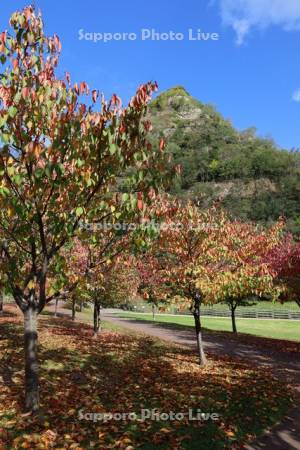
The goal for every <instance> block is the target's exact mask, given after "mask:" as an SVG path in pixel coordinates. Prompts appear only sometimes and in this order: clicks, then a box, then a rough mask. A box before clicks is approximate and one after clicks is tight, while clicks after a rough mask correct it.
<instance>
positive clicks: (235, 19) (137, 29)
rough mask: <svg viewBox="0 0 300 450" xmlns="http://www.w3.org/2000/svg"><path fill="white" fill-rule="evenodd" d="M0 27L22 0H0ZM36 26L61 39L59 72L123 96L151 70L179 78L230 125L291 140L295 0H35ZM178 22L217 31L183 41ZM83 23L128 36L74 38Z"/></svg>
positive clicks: (296, 70)
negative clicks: (131, 36)
mask: <svg viewBox="0 0 300 450" xmlns="http://www.w3.org/2000/svg"><path fill="white" fill-rule="evenodd" d="M1 3H2V4H1V17H0V21H1V24H0V25H1V30H3V29H6V28H8V18H9V16H10V14H11V13H12V12H13V11H14V10H16V9H20V8H23V7H24V6H26V5H27V4H28V3H27V2H26V1H21V0H9V1H6V2H1ZM36 5H37V6H38V7H40V8H41V10H42V13H43V17H44V21H45V26H46V31H47V33H49V34H53V33H54V32H55V33H57V34H58V35H59V37H60V39H61V41H62V45H63V50H62V55H61V62H60V69H59V72H61V74H63V73H64V71H66V70H68V71H69V72H70V73H71V79H72V81H74V82H75V81H81V80H85V81H87V82H88V83H89V85H90V86H91V87H92V88H96V89H99V90H101V91H103V92H104V93H105V94H106V95H107V96H108V95H110V94H111V93H113V92H116V93H117V94H119V95H120V96H121V97H122V98H123V99H124V100H127V99H128V98H129V96H130V95H132V94H133V93H134V91H135V88H136V87H137V86H138V85H139V84H140V83H142V82H145V81H147V80H150V79H152V80H156V81H158V83H159V88H160V91H163V90H165V89H168V88H170V87H172V86H176V85H183V86H184V87H185V88H186V89H187V90H188V91H189V92H190V93H191V94H192V95H193V96H194V97H196V98H198V99H199V100H201V101H203V102H208V103H212V104H213V105H215V106H216V108H217V109H218V110H219V111H220V112H221V113H222V114H223V115H224V116H225V117H226V118H228V119H230V120H232V122H233V124H234V125H235V126H236V127H238V128H240V129H243V128H247V127H250V126H256V127H257V129H258V133H259V134H260V135H262V136H268V137H273V138H274V140H275V141H276V142H277V143H278V144H279V145H280V146H282V147H285V148H292V147H300V127H299V118H300V64H299V47H300V1H299V0H185V1H182V0H152V1H151V2H147V3H146V2H143V1H141V0H127V1H126V2H125V1H124V0H123V1H121V0H114V1H113V2H104V1H102V0H85V1H84V2H79V1H76V0H61V1H59V2H58V1H53V0H37V1H36ZM152 28H153V29H155V30H156V31H157V32H167V33H168V32H169V31H174V32H182V33H183V34H184V37H185V38H184V40H182V41H177V40H175V41H170V40H168V41H161V40H160V41H153V40H146V41H142V40H141V36H140V35H141V29H152ZM188 29H193V31H194V33H195V32H196V30H197V29H201V31H203V32H207V33H218V34H219V36H220V37H219V40H215V41H214V40H209V41H204V42H203V41H190V40H189V39H188V38H187V34H188ZM79 30H83V33H103V32H107V33H117V32H122V33H136V35H137V39H136V40H134V41H129V40H124V41H110V42H107V43H106V44H105V43H104V42H103V41H99V42H97V43H94V42H91V41H90V40H85V39H82V40H79Z"/></svg>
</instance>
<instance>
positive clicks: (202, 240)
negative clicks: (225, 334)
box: [157, 202, 225, 365]
mask: <svg viewBox="0 0 300 450" xmlns="http://www.w3.org/2000/svg"><path fill="white" fill-rule="evenodd" d="M168 209H169V212H170V213H169V214H168V215H167V216H166V220H165V223H164V225H163V226H162V227H161V229H160V235H159V240H158V243H157V252H158V254H159V255H160V259H161V261H162V264H164V267H165V269H164V277H165V284H166V286H167V287H168V288H169V291H170V295H173V299H174V302H175V303H176V304H177V305H179V307H180V308H186V307H187V306H188V307H189V308H190V311H191V313H192V314H193V317H194V321H195V331H196V339H197V348H198V354H199V362H200V365H205V364H206V362H207V360H206V356H205V353H204V350H203V340H202V325H201V305H202V304H203V302H204V301H205V297H204V296H203V293H202V290H201V283H199V279H201V278H202V277H203V276H205V274H206V272H207V270H209V268H210V267H211V265H212V262H213V259H212V256H211V251H212V249H213V248H215V247H216V246H218V245H219V243H220V238H221V233H220V232H219V229H220V228H221V227H222V224H223V222H224V220H225V218H224V215H223V213H222V212H218V211H217V210H216V209H212V210H209V211H205V212H204V211H200V210H199V209H198V208H197V207H196V206H195V205H193V204H192V203H188V204H186V205H185V206H181V205H179V204H178V202H171V203H170V204H169V207H168Z"/></svg>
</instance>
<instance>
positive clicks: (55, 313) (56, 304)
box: [54, 298, 58, 317]
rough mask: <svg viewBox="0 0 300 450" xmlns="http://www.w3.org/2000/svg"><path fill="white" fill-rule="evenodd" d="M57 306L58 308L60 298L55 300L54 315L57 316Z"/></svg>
mask: <svg viewBox="0 0 300 450" xmlns="http://www.w3.org/2000/svg"><path fill="white" fill-rule="evenodd" d="M57 308H58V298H57V299H56V300H55V310H54V317H57Z"/></svg>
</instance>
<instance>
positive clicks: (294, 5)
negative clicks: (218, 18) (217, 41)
mask: <svg viewBox="0 0 300 450" xmlns="http://www.w3.org/2000/svg"><path fill="white" fill-rule="evenodd" d="M219 1H220V5H221V15H222V19H223V22H224V24H225V25H230V26H231V27H232V28H233V29H234V30H235V32H236V35H237V38H236V42H237V44H238V45H241V44H242V43H243V42H244V40H245V37H246V36H247V34H248V33H249V31H250V30H251V29H252V28H255V27H257V28H260V29H264V28H267V27H269V26H271V25H277V26H280V27H282V28H283V29H284V30H286V31H291V30H298V29H299V30H300V0H219Z"/></svg>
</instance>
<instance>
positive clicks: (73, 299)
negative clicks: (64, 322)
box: [72, 297, 76, 320]
mask: <svg viewBox="0 0 300 450" xmlns="http://www.w3.org/2000/svg"><path fill="white" fill-rule="evenodd" d="M75 316H76V299H75V297H74V298H72V320H75Z"/></svg>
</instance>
